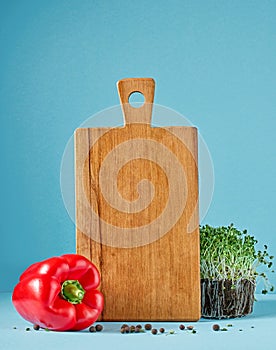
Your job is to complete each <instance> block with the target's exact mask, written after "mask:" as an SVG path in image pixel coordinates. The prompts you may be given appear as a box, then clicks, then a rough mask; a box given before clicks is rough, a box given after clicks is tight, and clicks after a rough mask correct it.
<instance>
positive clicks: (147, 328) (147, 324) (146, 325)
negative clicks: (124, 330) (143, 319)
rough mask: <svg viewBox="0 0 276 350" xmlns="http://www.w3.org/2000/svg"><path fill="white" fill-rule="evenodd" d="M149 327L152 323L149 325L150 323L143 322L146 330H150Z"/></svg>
mask: <svg viewBox="0 0 276 350" xmlns="http://www.w3.org/2000/svg"><path fill="white" fill-rule="evenodd" d="M151 328H152V325H151V324H150V323H146V324H145V330H146V331H150V330H151Z"/></svg>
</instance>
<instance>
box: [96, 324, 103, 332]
mask: <svg viewBox="0 0 276 350" xmlns="http://www.w3.org/2000/svg"><path fill="white" fill-rule="evenodd" d="M95 328H96V331H97V332H101V331H102V330H103V326H102V325H101V324H97V325H96V327H95Z"/></svg>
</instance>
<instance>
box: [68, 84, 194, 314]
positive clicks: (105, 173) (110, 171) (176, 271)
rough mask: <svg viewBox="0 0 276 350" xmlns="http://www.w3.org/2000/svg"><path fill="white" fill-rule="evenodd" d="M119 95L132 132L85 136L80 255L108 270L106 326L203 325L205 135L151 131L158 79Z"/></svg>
mask: <svg viewBox="0 0 276 350" xmlns="http://www.w3.org/2000/svg"><path fill="white" fill-rule="evenodd" d="M118 91H119V95H120V100H121V103H122V109H123V112H124V117H125V125H124V127H121V128H89V129H77V130H76V132H75V172H76V226H77V233H76V235H77V236H76V238H77V253H78V254H82V255H85V256H86V257H88V258H89V259H90V260H91V261H92V262H94V263H95V264H96V266H97V267H98V268H99V270H100V273H101V278H102V280H101V291H102V292H103V294H104V297H105V307H104V311H103V313H102V316H101V319H102V320H104V321H136V320H137V321H138V320H140V321H143V320H151V321H184V320H186V321H188V320H189V321H195V320H198V319H199V318H200V268H199V227H198V168H197V130H196V128H193V127H164V128H156V127H151V125H150V121H151V112H152V102H153V96H154V81H153V80H152V79H125V80H122V81H120V82H119V83H118ZM134 91H139V92H141V93H143V94H144V96H145V102H146V103H145V104H144V105H143V106H142V107H140V108H133V107H131V106H130V105H129V104H128V98H129V95H130V94H131V93H132V92H134ZM168 117H169V116H168Z"/></svg>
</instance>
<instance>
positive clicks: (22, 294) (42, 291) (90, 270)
mask: <svg viewBox="0 0 276 350" xmlns="http://www.w3.org/2000/svg"><path fill="white" fill-rule="evenodd" d="M99 284H100V274H99V271H98V270H97V268H96V266H95V265H94V264H92V263H91V262H90V261H89V260H88V259H86V258H85V257H83V256H81V255H77V254H66V255H62V256H60V257H53V258H50V259H47V260H44V261H41V262H38V263H35V264H33V265H31V266H30V267H29V268H27V270H26V271H25V272H23V274H22V275H21V276H20V281H19V283H18V284H17V285H16V286H15V288H14V291H13V295H12V301H13V305H14V306H15V308H16V310H17V311H18V313H19V314H20V315H21V316H22V317H23V318H25V319H26V320H27V321H29V322H31V323H33V324H38V325H39V326H40V327H42V328H48V329H50V330H57V331H65V330H81V329H84V328H87V327H89V326H90V325H91V324H92V323H94V322H95V321H96V320H97V318H98V317H99V315H100V313H101V312H102V309H103V303H104V300H103V295H102V294H101V292H100V291H98V290H97V289H96V288H97V287H98V286H99Z"/></svg>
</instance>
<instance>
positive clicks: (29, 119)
mask: <svg viewBox="0 0 276 350" xmlns="http://www.w3.org/2000/svg"><path fill="white" fill-rule="evenodd" d="M0 50H1V54H0V55H1V56H0V81H1V85H0V115H1V138H0V142H1V147H0V149H1V221H0V222H1V254H0V276H1V279H0V291H9V290H12V289H13V286H14V284H15V283H16V281H17V279H18V276H19V274H20V273H21V272H22V271H23V270H24V269H25V268H26V267H27V266H28V265H29V264H31V263H33V262H35V261H37V260H41V259H44V258H47V257H50V256H53V255H60V254H63V253H66V252H74V251H75V229H74V225H73V223H72V222H71V220H70V218H69V216H68V214H67V212H66V210H65V207H64V204H63V201H62V196H61V192H60V184H59V176H60V164H61V158H62V154H63V151H64V148H65V145H66V143H67V141H68V139H69V138H70V137H71V135H72V133H73V131H74V129H75V128H77V127H78V126H79V125H80V124H81V123H82V122H83V121H84V120H85V119H86V118H88V117H89V116H91V115H93V114H95V113H97V112H98V111H100V110H102V109H104V108H107V107H110V106H113V105H116V104H118V97H117V91H116V86H115V83H116V81H117V80H119V79H122V78H125V77H153V78H154V79H155V80H156V84H157V87H156V96H155V102H156V103H159V104H162V105H165V106H167V107H171V108H173V109H175V110H177V111H179V112H180V113H181V114H183V115H185V116H187V117H188V118H189V119H190V120H191V122H192V123H193V124H194V125H196V126H197V127H198V128H199V131H200V133H201V135H202V136H203V137H204V139H205V141H206V142H207V144H208V147H209V149H210V152H211V155H212V158H213V162H214V168H215V191H214V197H213V202H212V205H211V208H210V210H209V213H208V215H207V216H206V218H205V220H204V222H208V223H210V224H212V225H226V224H229V223H230V222H234V223H235V225H236V226H237V227H238V228H241V229H243V228H248V229H249V231H250V232H251V233H252V234H254V235H256V237H257V238H258V239H259V241H260V242H261V243H267V244H268V245H269V247H270V251H271V252H272V253H275V252H276V236H275V226H274V225H275V223H274V219H275V214H276V213H275V204H274V199H275V196H276V185H275V178H276V166H275V161H276V152H275V135H274V134H275V130H276V102H275V83H276V2H275V1H267V0H264V1H247V0H244V1H238V0H237V1H203V0H202V1H191V0H190V1H170V2H169V1H151V2H149V1H145V0H141V1H139V2H131V1H119V0H117V1H106V0H102V1H88V0H87V1H86V0H82V1H80V0H79V1H77V0H75V1H73V0H66V1H63V0H59V1H54V0H48V1H37V0H36V1H31V0H25V1H19V0H18V1H16V0H6V1H5V0H1V2H0ZM172 122H173V121H172ZM270 279H271V281H272V282H274V283H275V284H276V278H275V276H271V278H270Z"/></svg>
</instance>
